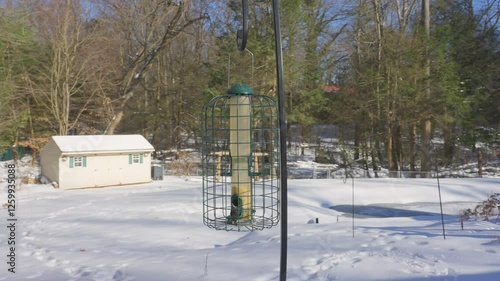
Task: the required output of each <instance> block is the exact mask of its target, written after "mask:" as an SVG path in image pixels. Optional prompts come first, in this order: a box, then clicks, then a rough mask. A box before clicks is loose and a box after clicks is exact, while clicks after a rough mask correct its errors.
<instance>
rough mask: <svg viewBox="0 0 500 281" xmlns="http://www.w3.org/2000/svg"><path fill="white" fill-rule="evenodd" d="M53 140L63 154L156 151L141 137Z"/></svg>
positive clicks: (116, 136)
mask: <svg viewBox="0 0 500 281" xmlns="http://www.w3.org/2000/svg"><path fill="white" fill-rule="evenodd" d="M52 139H53V140H54V142H55V143H56V145H57V146H58V147H59V149H60V150H61V151H62V152H63V153H65V152H66V153H71V152H107V151H110V152H111V151H137V150H142V151H153V150H154V148H153V146H152V145H151V144H150V143H149V142H148V141H147V140H146V139H145V138H144V137H143V136H141V135H85V136H53V137H52Z"/></svg>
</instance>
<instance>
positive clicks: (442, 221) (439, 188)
mask: <svg viewBox="0 0 500 281" xmlns="http://www.w3.org/2000/svg"><path fill="white" fill-rule="evenodd" d="M436 179H437V184H438V193H439V207H440V208H441V225H442V226H443V239H445V240H446V232H445V229H444V215H443V200H441V185H440V184H439V169H438V165H437V161H436Z"/></svg>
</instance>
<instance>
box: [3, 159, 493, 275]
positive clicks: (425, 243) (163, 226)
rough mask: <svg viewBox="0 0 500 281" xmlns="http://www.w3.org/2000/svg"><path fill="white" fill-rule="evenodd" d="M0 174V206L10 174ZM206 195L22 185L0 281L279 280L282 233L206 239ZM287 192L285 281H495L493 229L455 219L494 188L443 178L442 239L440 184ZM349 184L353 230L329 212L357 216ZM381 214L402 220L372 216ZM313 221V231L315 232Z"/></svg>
mask: <svg viewBox="0 0 500 281" xmlns="http://www.w3.org/2000/svg"><path fill="white" fill-rule="evenodd" d="M0 167H1V168H0V171H1V173H0V176H1V181H2V182H0V186H1V189H0V203H2V204H3V203H4V202H6V201H7V193H6V192H7V183H6V181H5V179H6V175H7V172H6V170H5V165H3V163H0ZM201 185H202V181H201V178H199V177H190V178H179V177H165V179H164V180H163V181H154V182H151V183H147V184H142V185H130V186H118V187H109V188H101V189H81V190H71V191H69V190H58V189H54V188H53V187H52V186H50V185H48V184H31V185H26V184H24V185H22V186H20V189H19V190H18V191H17V193H16V197H17V200H18V201H17V202H18V204H17V206H16V207H17V208H16V214H17V218H18V221H17V228H16V256H17V264H16V273H15V274H13V273H10V272H8V271H7V265H6V263H5V262H6V259H7V258H6V255H7V238H8V236H7V232H6V231H5V229H6V225H7V221H6V219H7V209H6V208H5V206H3V207H2V208H1V209H0V221H1V222H2V224H3V225H0V227H1V228H2V231H0V245H1V247H0V251H1V253H0V256H2V257H3V259H4V260H3V262H2V264H3V266H2V268H1V270H0V280H50V281H59V280H61V281H62V280H65V281H66V280H75V281H76V280H79V281H85V280H95V281H118V280H120V281H125V280H137V281H143V280H144V281H154V280H158V281H160V280H161V281H194V280H200V281H210V280H213V281H224V280H228V281H229V280H255V281H271V280H279V266H280V260H279V257H280V226H277V227H274V228H272V229H269V230H264V231H259V232H250V233H238V232H225V231H215V230H213V229H209V228H207V227H206V226H204V225H203V222H202V202H201V200H202V198H201V196H202V195H201ZM288 185H289V225H288V266H287V267H288V271H287V276H288V278H287V280H289V281H304V280H314V281H316V280H318V281H326V280H352V281H360V280H398V281H416V280H441V281H444V280H459V281H467V280H470V281H472V280H481V281H488V280H491V281H493V280H495V281H498V280H500V225H499V224H498V223H495V221H494V220H493V221H492V222H487V221H466V222H464V230H462V229H461V225H460V221H459V220H458V213H459V212H460V210H462V209H464V208H473V207H474V206H475V205H476V204H477V203H478V202H481V201H483V200H484V199H486V198H487V197H488V196H489V195H490V194H492V193H494V192H500V179H498V178H496V179H495V178H490V179H440V187H441V192H442V199H443V202H444V203H445V204H444V212H445V215H444V220H445V228H446V239H443V236H442V235H443V233H442V226H441V216H440V214H439V204H438V203H439V197H438V196H439V194H438V188H437V181H436V179H354V180H352V179H347V180H343V179H341V178H336V179H321V180H311V179H308V180H289V182H288ZM353 185H354V204H355V213H357V212H364V214H366V212H368V215H370V214H371V215H373V216H365V217H363V218H360V217H362V216H360V217H358V216H356V217H355V219H354V224H353V220H352V217H351V214H349V213H342V212H338V211H335V210H333V209H331V208H330V207H332V206H351V207H352V205H351V204H352V202H353V198H352V194H353ZM370 208H371V210H372V211H370ZM347 210H349V209H348V208H347ZM401 210H416V211H420V212H427V213H425V214H420V215H419V216H413V217H409V216H404V215H405V213H404V212H402V213H401ZM379 211H382V212H385V214H391V213H394V212H396V211H397V212H399V213H400V214H403V216H400V217H375V216H377V215H380V214H379V213H377V212H379ZM408 214H412V213H411V212H410V213H408ZM358 215H359V214H358ZM316 218H318V220H319V224H316V223H310V222H313V221H315V219H316ZM308 222H309V223H308ZM353 225H354V232H353Z"/></svg>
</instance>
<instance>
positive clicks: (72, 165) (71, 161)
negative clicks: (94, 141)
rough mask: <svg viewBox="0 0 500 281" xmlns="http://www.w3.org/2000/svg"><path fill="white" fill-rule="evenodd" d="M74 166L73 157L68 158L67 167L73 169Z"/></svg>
mask: <svg viewBox="0 0 500 281" xmlns="http://www.w3.org/2000/svg"><path fill="white" fill-rule="evenodd" d="M74 166H75V157H70V158H69V167H70V168H73V167H74Z"/></svg>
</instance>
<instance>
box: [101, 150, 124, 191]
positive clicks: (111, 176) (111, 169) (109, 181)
mask: <svg viewBox="0 0 500 281" xmlns="http://www.w3.org/2000/svg"><path fill="white" fill-rule="evenodd" d="M114 158H115V157H113V156H101V157H100V159H99V160H98V161H96V162H98V163H99V165H97V166H96V168H95V170H94V182H95V186H96V187H99V186H109V185H120V184H122V179H121V168H119V167H118V166H116V162H117V161H116V160H115V159H114Z"/></svg>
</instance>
